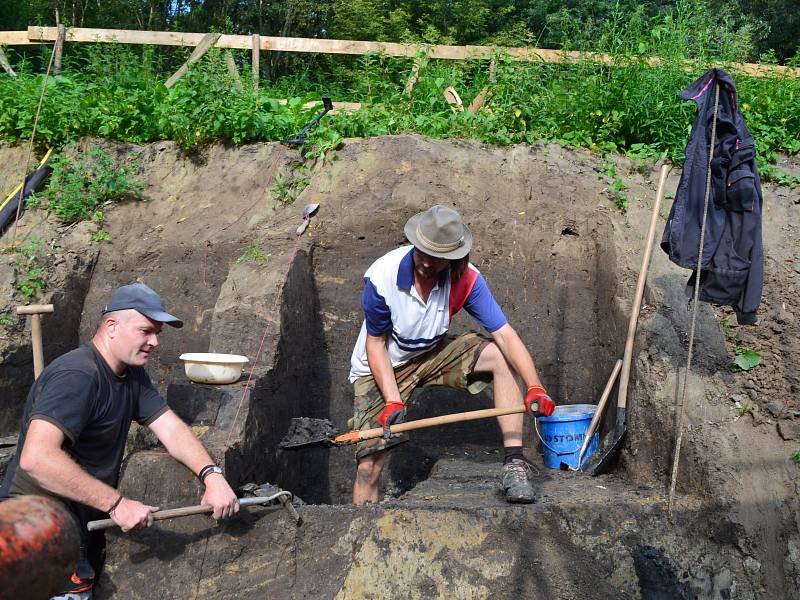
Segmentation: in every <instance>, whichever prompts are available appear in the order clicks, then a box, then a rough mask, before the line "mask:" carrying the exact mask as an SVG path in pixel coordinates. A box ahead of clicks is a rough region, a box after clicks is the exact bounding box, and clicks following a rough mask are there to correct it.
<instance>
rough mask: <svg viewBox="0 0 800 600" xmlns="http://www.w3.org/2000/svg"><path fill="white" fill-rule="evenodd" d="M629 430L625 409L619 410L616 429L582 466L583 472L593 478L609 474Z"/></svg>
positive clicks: (610, 432)
mask: <svg viewBox="0 0 800 600" xmlns="http://www.w3.org/2000/svg"><path fill="white" fill-rule="evenodd" d="M627 431H628V428H627V427H626V426H625V409H624V408H617V421H616V423H615V424H614V428H613V429H612V430H611V431H609V432H608V433H607V434H606V437H604V438H603V442H602V443H601V445H600V447H599V448H598V449H597V450H596V451H595V453H594V454H592V455H591V456H590V457H589V458H588V459H587V461H586V462H585V463H583V465H582V466H581V471H583V472H584V473H588V474H589V475H591V476H592V477H594V476H595V475H602V474H603V473H608V472H609V471H610V470H611V467H612V466H613V465H614V460H615V459H616V458H617V456H618V455H619V452H620V450H621V449H622V442H623V441H624V438H625V433H626V432H627Z"/></svg>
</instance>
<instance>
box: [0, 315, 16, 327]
mask: <svg viewBox="0 0 800 600" xmlns="http://www.w3.org/2000/svg"><path fill="white" fill-rule="evenodd" d="M13 326H14V319H13V317H12V316H11V313H8V312H6V311H3V312H0V327H2V328H4V329H11V328H12V327H13Z"/></svg>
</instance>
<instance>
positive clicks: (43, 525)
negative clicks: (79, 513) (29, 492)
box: [0, 496, 80, 598]
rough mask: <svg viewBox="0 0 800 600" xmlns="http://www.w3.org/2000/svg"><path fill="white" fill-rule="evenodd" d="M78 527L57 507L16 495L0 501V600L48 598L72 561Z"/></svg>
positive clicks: (65, 576) (76, 549)
mask: <svg viewBox="0 0 800 600" xmlns="http://www.w3.org/2000/svg"><path fill="white" fill-rule="evenodd" d="M79 547H80V540H79V537H78V526H77V525H76V524H75V521H74V519H73V518H72V516H71V514H70V512H69V511H68V510H67V508H66V507H65V506H64V505H63V504H61V503H60V502H58V501H56V500H53V499H51V498H45V497H43V496H19V497H18V498H11V499H9V500H6V501H4V502H0V596H1V597H3V598H49V597H50V596H53V595H55V594H58V593H59V592H61V591H63V589H64V584H65V583H66V582H67V580H68V579H69V576H70V574H71V573H72V572H73V571H74V570H75V565H76V563H77V562H78V552H79Z"/></svg>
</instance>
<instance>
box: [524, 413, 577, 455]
mask: <svg viewBox="0 0 800 600" xmlns="http://www.w3.org/2000/svg"><path fill="white" fill-rule="evenodd" d="M533 428H534V429H535V430H536V437H538V438H539V441H540V442H542V446H544V447H545V448H547V449H548V450H550V452H552V453H553V454H555V455H556V456H564V455H565V454H575V451H574V450H570V451H569V452H559V451H558V450H556V449H555V448H553V447H552V446H548V445H547V442H545V441H544V440H543V439H542V434H541V433H539V419H534V420H533Z"/></svg>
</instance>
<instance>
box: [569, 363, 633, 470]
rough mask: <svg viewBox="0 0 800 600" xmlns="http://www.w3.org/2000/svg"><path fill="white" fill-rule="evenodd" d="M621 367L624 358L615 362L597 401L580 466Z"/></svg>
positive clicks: (585, 439) (584, 442)
mask: <svg viewBox="0 0 800 600" xmlns="http://www.w3.org/2000/svg"><path fill="white" fill-rule="evenodd" d="M621 368H622V360H620V359H617V362H616V363H615V364H614V368H613V369H612V370H611V375H610V376H609V378H608V381H607V382H606V387H605V389H604V390H603V394H602V395H601V396H600V401H599V402H598V403H597V409H596V410H595V411H594V416H593V417H592V422H591V423H590V424H589V429H588V430H587V431H586V437H584V438H583V444H582V445H581V451H580V453H579V454H578V468H580V466H581V462H582V460H583V454H584V452H586V448H588V447H589V441H590V440H591V439H592V435H594V431H595V429H597V424H598V423H599V422H600V419H601V418H602V416H603V410H604V409H605V407H606V404H608V399H609V398H610V397H611V390H613V389H614V382H615V381H616V380H617V375H619V371H620V369H621Z"/></svg>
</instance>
